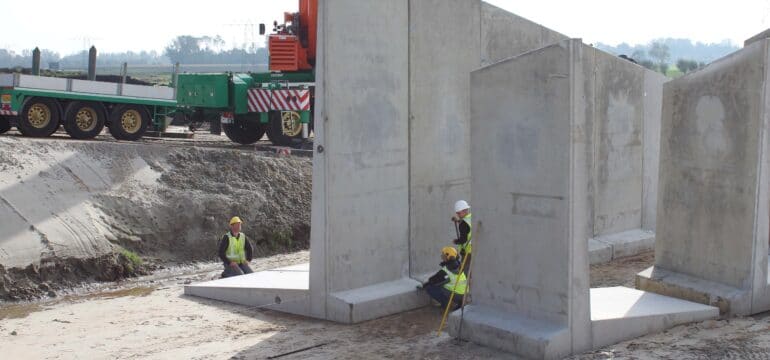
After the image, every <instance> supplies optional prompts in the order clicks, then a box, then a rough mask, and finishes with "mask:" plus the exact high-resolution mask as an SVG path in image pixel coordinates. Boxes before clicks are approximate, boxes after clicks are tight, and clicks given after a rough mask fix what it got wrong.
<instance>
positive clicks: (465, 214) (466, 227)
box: [452, 200, 473, 275]
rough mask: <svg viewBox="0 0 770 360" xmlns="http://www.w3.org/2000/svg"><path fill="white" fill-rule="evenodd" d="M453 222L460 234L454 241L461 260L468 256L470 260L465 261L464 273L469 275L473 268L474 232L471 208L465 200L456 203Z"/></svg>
mask: <svg viewBox="0 0 770 360" xmlns="http://www.w3.org/2000/svg"><path fill="white" fill-rule="evenodd" d="M452 221H453V222H454V223H455V229H456V230H457V232H458V238H457V239H454V240H452V242H453V243H454V244H455V245H457V250H458V251H459V252H460V258H461V259H464V258H465V257H466V256H467V257H468V260H465V268H464V269H463V272H464V273H465V274H466V275H467V274H468V271H469V269H470V268H471V250H473V246H472V245H471V239H472V238H473V232H472V231H471V207H470V205H468V202H467V201H465V200H458V201H457V202H456V203H455V214H454V216H452Z"/></svg>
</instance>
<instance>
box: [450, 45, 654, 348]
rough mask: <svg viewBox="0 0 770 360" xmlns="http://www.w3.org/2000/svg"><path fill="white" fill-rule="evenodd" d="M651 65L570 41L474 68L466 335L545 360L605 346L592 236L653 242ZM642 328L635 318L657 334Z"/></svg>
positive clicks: (621, 242) (613, 241) (619, 243)
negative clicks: (647, 178) (592, 279)
mask: <svg viewBox="0 0 770 360" xmlns="http://www.w3.org/2000/svg"><path fill="white" fill-rule="evenodd" d="M647 72H648V71H647V70H645V69H644V68H642V67H640V66H638V65H635V64H633V63H631V62H627V61H626V60H623V59H619V58H616V57H614V56H610V55H608V54H605V53H603V52H601V51H598V50H596V49H594V48H592V47H589V46H586V45H584V44H582V43H581V42H580V41H579V40H567V41H562V42H559V43H556V44H553V45H550V46H547V47H544V48H541V49H538V50H534V51H531V52H528V53H525V54H522V55H519V56H517V57H514V58H511V59H508V60H505V61H501V62H498V63H496V64H494V65H491V66H488V67H485V68H482V69H480V70H477V71H474V72H473V73H471V161H472V165H471V170H472V173H473V174H484V176H474V177H473V178H472V181H471V192H472V194H471V195H472V198H473V200H474V203H475V210H474V216H475V217H474V222H475V223H476V224H477V226H476V228H475V232H474V239H475V240H474V241H475V244H476V246H474V264H473V267H472V271H473V274H474V276H473V284H472V289H473V290H472V291H473V306H474V307H473V310H470V311H468V310H466V324H469V325H470V327H472V328H476V329H478V331H469V332H467V333H466V332H463V337H464V338H466V339H469V340H472V341H474V342H478V343H481V344H486V345H490V346H494V347H498V348H503V349H507V350H510V351H514V352H517V353H519V354H521V355H525V356H530V357H537V358H555V357H560V356H565V355H568V354H572V353H576V352H582V351H584V350H587V349H590V348H592V347H593V346H594V344H598V343H603V341H604V339H603V338H595V337H594V336H593V335H592V324H591V318H590V314H591V311H590V309H589V289H588V284H589V278H588V277H589V275H588V264H589V245H588V241H589V239H602V240H597V241H602V242H603V243H605V244H608V245H610V246H612V251H613V252H614V251H615V246H617V248H618V249H617V250H618V252H619V254H620V253H622V252H623V249H624V244H637V245H638V244H639V243H642V242H646V243H649V241H651V239H652V236H651V235H652V233H651V232H649V231H643V230H641V228H642V226H643V225H642V217H643V215H642V214H643V213H644V210H643V200H642V199H643V194H642V193H643V189H644V185H643V183H644V171H643V169H642V164H643V161H644V159H643V158H644V153H645V149H644V145H643V140H644V139H645V137H644V136H643V129H644V126H643V124H644V123H646V122H657V121H659V118H654V117H652V116H650V114H654V113H655V112H654V111H652V110H645V106H649V104H654V103H655V101H645V97H647V96H652V97H655V96H657V97H660V96H661V88H657V89H656V88H654V87H653V86H645V78H646V77H647V76H648V74H647ZM661 82H662V81H660V80H659V79H655V83H656V84H659V83H661ZM654 128H655V126H654V125H653V126H650V127H648V129H654ZM649 146H650V147H651V148H654V147H655V145H654V144H649ZM595 248H597V249H601V247H595ZM626 249H627V248H626ZM598 251H601V250H598ZM605 252H606V250H605ZM469 314H471V316H470V318H468V315H469ZM477 314H478V315H479V316H476V315H477ZM485 314H486V315H485ZM490 314H494V315H490ZM491 318H511V319H514V321H518V320H515V319H526V320H524V321H522V322H521V323H519V324H517V325H511V324H501V323H500V322H499V321H497V320H495V321H492V322H485V321H487V320H489V319H491ZM454 319H456V318H454ZM485 319H486V320H485ZM661 319H662V318H661ZM660 321H663V320H660ZM658 323H659V322H658ZM639 324H640V323H633V322H630V323H627V325H628V326H630V327H632V328H633V331H644V329H652V328H651V327H649V326H647V325H639ZM664 325H665V324H660V326H664ZM456 328H457V326H456V324H455V325H453V326H452V327H451V328H450V329H456ZM543 329H551V330H549V331H547V332H546V333H542V330H543ZM629 331H631V330H629ZM532 334H539V335H537V336H536V337H535V338H533V335H532Z"/></svg>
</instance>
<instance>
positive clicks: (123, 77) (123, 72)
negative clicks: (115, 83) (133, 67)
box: [120, 62, 128, 84]
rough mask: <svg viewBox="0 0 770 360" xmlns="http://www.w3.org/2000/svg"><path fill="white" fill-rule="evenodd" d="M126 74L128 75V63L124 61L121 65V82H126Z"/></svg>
mask: <svg viewBox="0 0 770 360" xmlns="http://www.w3.org/2000/svg"><path fill="white" fill-rule="evenodd" d="M126 76H128V63H127V62H124V63H123V66H121V67H120V82H121V83H123V84H125V83H126Z"/></svg>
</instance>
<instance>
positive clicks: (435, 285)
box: [418, 246, 468, 310]
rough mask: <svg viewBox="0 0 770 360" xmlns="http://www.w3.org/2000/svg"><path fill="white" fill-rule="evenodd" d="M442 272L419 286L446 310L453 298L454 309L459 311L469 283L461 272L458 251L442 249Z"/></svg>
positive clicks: (449, 247) (448, 248)
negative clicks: (450, 299)
mask: <svg viewBox="0 0 770 360" xmlns="http://www.w3.org/2000/svg"><path fill="white" fill-rule="evenodd" d="M441 260H442V262H441V270H439V271H438V272H437V273H436V274H435V275H433V276H431V277H430V279H428V282H426V283H425V284H422V285H421V286H418V288H423V289H425V291H426V292H427V293H428V295H430V297H431V298H433V299H434V300H436V301H438V302H439V303H441V307H442V308H446V306H447V304H448V303H449V298H450V296H451V295H452V292H454V294H455V295H454V297H453V298H452V304H453V305H452V309H453V310H454V309H457V308H459V307H460V306H462V304H463V298H464V297H465V291H466V290H467V288H468V281H467V279H466V278H465V274H464V273H461V272H460V261H458V259H457V250H455V248H453V247H451V246H447V247H445V248H443V249H441Z"/></svg>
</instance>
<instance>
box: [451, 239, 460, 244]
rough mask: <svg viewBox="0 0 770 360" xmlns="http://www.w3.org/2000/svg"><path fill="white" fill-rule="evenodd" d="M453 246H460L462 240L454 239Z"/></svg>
mask: <svg viewBox="0 0 770 360" xmlns="http://www.w3.org/2000/svg"><path fill="white" fill-rule="evenodd" d="M452 244H455V245H458V244H460V239H452Z"/></svg>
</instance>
